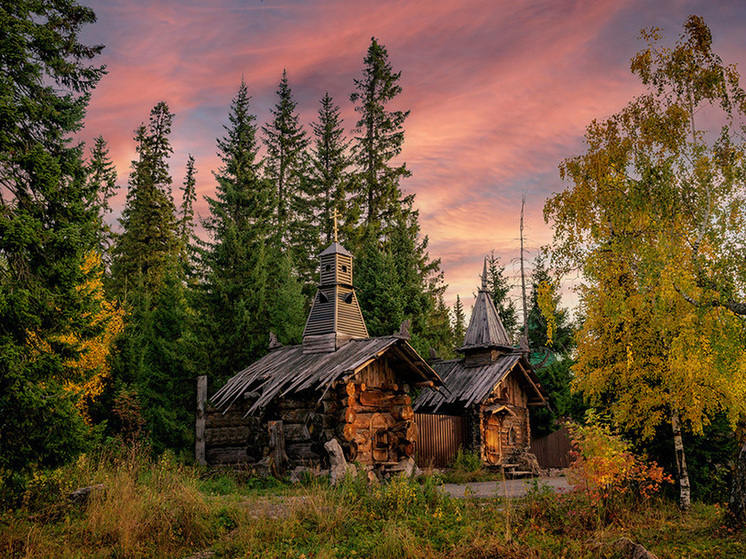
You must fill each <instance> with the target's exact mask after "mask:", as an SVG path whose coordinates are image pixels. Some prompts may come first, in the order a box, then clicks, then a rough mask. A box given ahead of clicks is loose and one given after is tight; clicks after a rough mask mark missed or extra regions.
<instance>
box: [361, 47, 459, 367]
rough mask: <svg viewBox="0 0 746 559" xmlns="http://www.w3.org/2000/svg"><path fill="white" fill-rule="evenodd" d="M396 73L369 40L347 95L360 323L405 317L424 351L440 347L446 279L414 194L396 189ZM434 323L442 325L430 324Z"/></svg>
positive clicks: (402, 170) (393, 323)
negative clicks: (352, 121) (357, 211)
mask: <svg viewBox="0 0 746 559" xmlns="http://www.w3.org/2000/svg"><path fill="white" fill-rule="evenodd" d="M400 77H401V72H394V70H393V68H392V66H391V63H390V62H389V60H388V53H387V51H386V48H385V47H383V46H382V45H379V44H378V42H377V41H376V39H375V38H373V39H372V40H371V45H370V47H369V48H368V52H367V55H366V57H365V59H364V68H363V77H362V78H361V79H356V80H355V87H356V89H357V91H355V92H354V93H353V94H352V95H351V96H350V99H351V100H352V102H353V103H355V104H356V107H355V111H357V112H358V114H359V115H360V118H359V120H358V122H357V124H356V129H355V132H356V134H358V135H357V136H356V137H355V139H354V141H353V144H352V152H353V159H354V163H355V164H356V167H357V169H356V174H357V177H356V183H355V184H356V192H354V193H353V207H354V206H359V207H360V208H361V209H362V211H363V213H364V222H363V224H362V225H361V226H360V228H359V231H358V232H357V235H356V239H362V244H363V246H362V248H361V249H359V250H356V252H359V253H360V254H362V257H361V258H360V261H359V263H358V268H357V270H358V272H357V274H356V277H358V278H363V281H361V284H360V287H361V289H360V301H361V308H362V309H363V313H364V316H365V319H366V321H368V320H369V316H370V317H373V325H374V326H373V328H370V326H369V331H371V334H372V335H384V334H391V333H392V332H394V331H396V330H398V327H399V323H400V322H401V321H402V320H404V319H409V320H410V321H411V334H412V343H413V345H414V346H415V348H416V349H417V350H418V351H421V352H424V353H423V354H427V351H428V349H429V347H433V348H441V347H442V346H443V343H442V340H441V338H442V337H443V335H444V328H445V325H447V322H448V321H447V320H445V321H444V318H445V315H444V314H443V309H442V308H440V310H439V301H440V298H441V297H442V294H443V292H444V291H445V285H444V284H443V274H442V272H441V271H440V261H439V260H431V259H430V257H429V255H428V253H427V244H428V239H427V237H426V236H425V237H422V236H421V234H420V226H419V223H418V219H419V214H418V212H417V211H416V210H414V209H413V208H412V206H413V202H414V196H413V195H409V196H404V195H403V193H402V191H401V188H400V184H399V183H400V180H401V179H402V178H405V177H408V176H409V175H410V173H409V171H408V170H407V169H406V165H405V164H404V163H402V164H401V165H393V160H394V158H396V157H397V156H399V155H400V154H401V150H402V145H403V143H404V121H405V120H406V118H407V116H408V115H409V111H400V110H399V111H392V110H390V109H389V108H388V107H389V104H390V103H391V102H392V101H393V100H394V99H395V98H396V97H397V96H398V95H399V94H400V93H401V86H400V85H399V83H398V82H399V79H400ZM353 248H354V249H357V247H353ZM369 267H370V268H369ZM381 278H385V279H384V281H381ZM366 311H367V313H368V314H365V313H366ZM438 324H440V325H444V328H443V329H438V328H436V327H435V325H438ZM431 327H432V328H433V329H432V330H431Z"/></svg>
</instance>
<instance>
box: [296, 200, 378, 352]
mask: <svg viewBox="0 0 746 559" xmlns="http://www.w3.org/2000/svg"><path fill="white" fill-rule="evenodd" d="M332 217H333V218H334V242H333V243H332V244H331V245H330V246H329V247H328V248H327V249H326V250H325V251H324V252H322V253H321V254H320V255H319V261H320V264H321V267H320V274H319V275H320V281H319V287H318V290H317V291H316V296H315V297H314V300H313V305H312V307H311V312H310V313H309V315H308V320H307V321H306V328H305V330H304V331H303V353H327V352H331V351H336V350H337V349H339V348H340V347H342V346H343V345H344V344H346V343H347V342H348V341H350V340H351V339H353V338H367V337H368V329H367V328H366V327H365V321H364V320H363V313H362V312H361V310H360V304H359V303H358V300H357V295H356V294H355V287H354V286H353V284H352V254H350V253H349V251H348V250H347V249H346V248H345V247H343V246H342V245H341V244H339V242H338V241H337V217H338V216H337V212H336V211H335V212H334V215H333V216H332Z"/></svg>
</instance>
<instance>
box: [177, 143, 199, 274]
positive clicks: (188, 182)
mask: <svg viewBox="0 0 746 559" xmlns="http://www.w3.org/2000/svg"><path fill="white" fill-rule="evenodd" d="M196 174H197V169H195V167H194V157H193V156H192V154H191V153H190V154H189V156H188V157H187V164H186V175H185V177H184V183H183V184H182V188H181V207H180V209H179V220H178V224H177V232H176V235H177V238H178V240H179V250H180V252H181V254H180V256H181V260H182V262H183V264H184V266H185V267H186V268H187V271H189V272H190V275H191V268H192V265H193V262H194V248H195V245H196V243H195V241H196V238H195V235H194V202H195V201H196V200H197V179H196V177H195V175H196Z"/></svg>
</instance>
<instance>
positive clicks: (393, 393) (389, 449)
mask: <svg viewBox="0 0 746 559" xmlns="http://www.w3.org/2000/svg"><path fill="white" fill-rule="evenodd" d="M408 392H409V387H408V386H406V385H404V386H399V385H397V384H384V385H382V386H379V387H367V386H366V385H365V383H362V382H357V383H356V382H349V383H347V384H346V385H344V386H343V387H342V389H341V390H339V394H338V396H339V401H340V402H341V404H342V405H341V409H340V411H339V417H340V419H341V421H340V423H339V424H338V425H337V428H336V433H335V434H336V436H337V437H338V438H339V439H340V442H341V443H342V448H343V449H344V450H345V455H346V456H347V459H348V460H356V459H358V458H360V459H361V461H362V462H368V461H369V460H372V461H373V462H398V461H399V460H401V459H403V458H408V457H411V456H413V455H414V452H415V442H416V441H417V435H418V431H417V425H416V424H415V423H414V411H413V410H412V398H411V397H410V396H409V394H408Z"/></svg>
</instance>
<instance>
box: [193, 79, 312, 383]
mask: <svg viewBox="0 0 746 559" xmlns="http://www.w3.org/2000/svg"><path fill="white" fill-rule="evenodd" d="M250 99H251V97H250V96H249V94H248V88H247V86H246V83H245V82H244V81H243V80H242V81H241V85H240V87H239V89H238V93H237V95H236V97H235V98H234V99H233V101H232V103H231V107H230V112H229V116H228V119H229V123H230V124H229V126H225V127H224V128H225V130H226V136H225V137H223V138H220V139H218V141H217V143H218V150H219V154H220V158H221V161H222V165H221V167H220V168H219V170H218V172H216V173H215V179H216V180H217V183H218V184H217V189H216V194H215V198H207V202H208V206H209V210H210V214H209V216H208V217H207V218H206V219H205V220H204V221H203V226H204V228H205V230H206V231H207V233H208V235H209V240H208V241H207V243H206V244H205V246H204V247H203V248H202V249H201V250H200V258H201V266H202V269H203V271H204V273H205V278H204V282H203V284H204V285H203V287H204V291H203V293H202V295H201V297H200V299H201V307H202V315H203V326H202V328H203V330H204V332H205V335H204V336H203V338H204V339H205V340H206V343H207V344H208V345H209V347H208V348H207V349H206V352H207V353H208V355H209V367H210V371H211V372H213V374H214V375H215V377H216V381H215V382H217V383H219V382H221V381H222V380H225V379H226V378H228V377H229V376H230V375H232V374H234V373H235V372H236V371H237V370H239V369H241V368H243V367H246V366H247V365H248V364H249V363H251V362H252V361H254V360H256V359H257V358H259V357H261V356H262V355H264V353H266V351H267V347H268V341H269V332H270V330H271V329H272V328H273V326H275V327H276V326H277V325H278V322H277V321H278V320H279V318H280V315H281V314H282V309H281V308H279V307H278V305H279V301H282V305H283V306H284V307H285V308H287V309H295V308H297V304H298V303H297V301H300V305H301V307H302V305H303V300H302V299H298V295H297V293H296V292H295V291H294V289H295V285H294V284H292V283H291V282H290V278H291V269H290V268H291V267H290V265H289V263H288V261H287V260H286V258H288V257H289V256H288V255H287V253H286V252H284V251H283V250H282V249H281V246H280V241H279V236H278V235H277V233H276V229H275V228H274V227H273V225H272V219H273V217H274V216H276V214H275V212H276V210H277V208H278V206H277V194H276V192H277V191H276V190H275V184H273V183H272V182H270V181H269V180H265V179H263V178H262V177H261V175H260V171H261V166H262V163H261V162H260V161H259V160H258V156H257V152H258V146H257V140H256V124H255V117H254V115H252V114H251V113H250ZM304 318H305V317H304V313H303V312H302V311H301V312H299V313H298V316H294V317H293V316H288V317H287V323H286V324H284V325H283V330H282V331H280V330H279V329H278V331H277V334H278V338H279V339H280V341H281V342H283V343H290V342H297V341H299V334H298V332H297V328H293V327H292V322H293V320H294V321H295V322H296V323H302V322H303V319H304ZM301 328H302V326H301Z"/></svg>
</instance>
